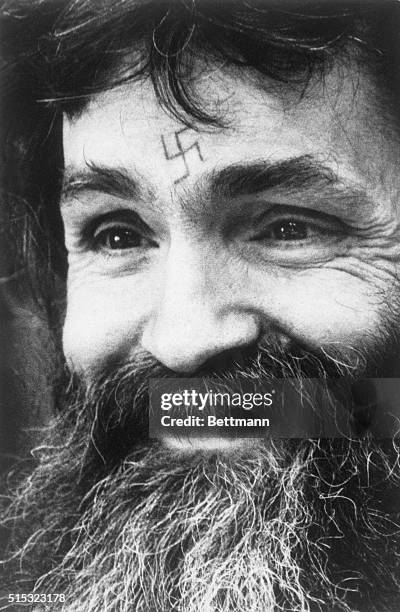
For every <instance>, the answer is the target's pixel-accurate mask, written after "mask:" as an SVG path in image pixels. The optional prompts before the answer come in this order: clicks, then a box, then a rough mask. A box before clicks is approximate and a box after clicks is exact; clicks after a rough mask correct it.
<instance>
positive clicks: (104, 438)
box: [57, 343, 368, 471]
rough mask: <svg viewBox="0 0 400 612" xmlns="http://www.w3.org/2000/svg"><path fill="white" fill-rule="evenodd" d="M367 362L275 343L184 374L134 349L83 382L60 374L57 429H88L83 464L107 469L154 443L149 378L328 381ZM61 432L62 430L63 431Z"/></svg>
mask: <svg viewBox="0 0 400 612" xmlns="http://www.w3.org/2000/svg"><path fill="white" fill-rule="evenodd" d="M367 363H368V361H367V358H366V355H365V354H364V353H363V352H362V351H361V350H360V349H357V350H355V349H353V348H352V347H347V349H346V350H343V349H341V351H340V352H339V351H338V350H337V348H335V349H334V350H333V349H331V351H330V352H329V353H328V351H327V350H320V351H319V352H313V353H312V352H310V351H309V350H307V349H305V348H304V347H302V346H301V345H292V346H291V347H290V349H288V348H284V347H282V346H281V345H280V344H278V343H275V344H273V343H269V344H268V346H259V347H255V348H254V347H253V348H248V349H246V350H242V351H240V352H238V351H236V352H230V354H229V355H227V354H225V355H220V356H218V358H216V359H214V360H212V361H211V360H210V361H209V362H208V363H207V364H206V365H205V366H203V367H202V368H200V369H198V370H197V371H196V372H195V373H193V372H191V373H190V374H182V373H179V374H178V373H176V372H174V371H172V370H170V369H168V368H167V367H165V366H164V365H163V364H162V363H160V362H159V361H157V360H156V359H155V358H154V357H153V356H152V355H151V354H149V353H145V352H140V353H137V354H136V355H135V356H134V357H133V358H132V359H130V360H129V361H127V362H125V363H119V364H118V363H111V364H108V365H107V366H106V367H105V368H103V369H102V371H99V372H97V373H96V375H95V376H93V377H92V379H91V380H86V379H85V378H84V377H82V376H80V375H78V374H77V373H70V372H68V371H65V372H64V375H65V376H67V377H68V380H65V378H64V380H61V385H60V390H59V393H58V394H57V396H58V400H59V405H58V409H59V411H60V412H61V414H62V415H63V421H62V427H64V428H65V427H67V430H68V432H71V430H72V432H73V434H72V435H73V436H76V437H77V438H81V432H82V431H88V432H90V440H89V441H88V442H87V445H86V448H85V449H83V457H84V463H85V464H86V463H87V462H88V461H89V462H92V463H93V462H94V463H95V464H96V466H95V467H96V469H100V464H101V463H103V465H104V468H105V469H106V470H107V471H108V470H109V469H113V468H114V467H116V466H117V465H119V464H120V462H121V461H123V460H124V459H125V458H126V457H127V456H129V453H130V452H131V451H132V449H133V448H134V449H135V450H138V448H140V447H141V446H144V445H145V444H146V445H149V444H154V442H153V441H151V440H149V436H148V428H149V381H150V379H166V378H169V379H174V378H180V379H182V378H194V377H196V378H200V379H201V378H203V379H210V378H212V379H213V380H214V381H216V382H217V383H220V384H221V385H226V386H227V387H229V385H232V384H234V385H235V387H236V388H237V387H238V386H239V387H240V384H241V382H243V384H248V383H249V382H250V383H254V384H257V385H262V384H263V383H265V384H268V383H269V384H270V383H273V382H274V381H276V380H282V379H290V380H292V381H299V383H301V380H302V379H304V378H318V379H322V380H323V381H326V384H327V385H329V384H331V383H332V381H333V382H334V381H335V380H337V379H342V378H343V377H346V378H348V379H354V380H355V379H356V378H357V376H358V375H364V374H365V372H366V365H367ZM66 433H67V431H66Z"/></svg>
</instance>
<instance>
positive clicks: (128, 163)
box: [61, 67, 400, 376]
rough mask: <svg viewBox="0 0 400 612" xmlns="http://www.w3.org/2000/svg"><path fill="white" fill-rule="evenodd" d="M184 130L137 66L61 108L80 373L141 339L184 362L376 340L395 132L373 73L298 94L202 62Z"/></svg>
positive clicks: (71, 344)
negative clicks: (191, 120)
mask: <svg viewBox="0 0 400 612" xmlns="http://www.w3.org/2000/svg"><path fill="white" fill-rule="evenodd" d="M197 87H198V94H199V97H200V98H201V100H202V101H203V102H204V101H205V102H206V104H207V109H208V110H211V111H215V110H217V111H218V112H219V113H220V114H222V116H223V118H224V119H225V121H227V124H226V126H225V127H224V128H222V129H210V128H208V129H207V128H202V129H201V130H200V131H198V132H196V131H195V130H193V129H190V128H186V127H185V126H184V125H183V124H182V123H180V122H179V121H178V120H176V119H175V118H172V117H171V116H169V115H167V114H166V113H165V112H164V111H163V110H162V109H161V108H160V106H159V104H158V102H157V101H156V98H155V95H154V92H153V89H152V87H151V85H150V84H149V83H148V82H143V83H133V84H131V85H126V86H124V87H122V88H119V89H115V90H112V91H109V92H106V93H103V94H101V95H98V96H97V97H95V98H94V99H93V101H92V102H91V103H90V104H89V105H88V107H87V108H86V110H85V111H84V112H83V113H82V114H81V115H80V116H79V117H78V118H75V119H73V120H68V119H66V120H65V126H64V151H65V164H66V185H65V195H64V198H63V201H62V209H61V210H62V216H63V220H64V224H65V235H66V245H67V248H68V252H69V277H68V308H67V315H66V321H65V330H64V348H65V354H66V357H67V359H68V361H69V362H70V364H72V366H73V368H74V369H75V370H77V371H83V372H84V374H85V376H90V375H91V374H90V373H91V372H94V371H96V370H98V369H99V368H101V367H103V366H104V365H105V364H106V363H108V362H109V360H112V361H114V360H117V361H122V362H124V361H126V360H128V359H130V358H132V357H134V356H135V354H137V353H138V351H145V352H147V353H150V354H151V355H152V356H153V357H154V358H156V359H157V360H158V361H159V362H161V363H162V364H164V365H165V366H167V367H168V368H170V369H171V370H174V371H176V372H177V373H194V372H195V371H196V370H197V369H198V368H199V367H201V366H204V364H206V362H207V361H208V360H210V359H212V358H214V357H216V356H219V355H221V354H226V352H227V351H230V350H234V349H241V348H242V347H244V346H248V345H252V344H256V343H258V342H260V341H263V342H264V343H268V342H269V341H270V340H274V341H276V342H278V343H280V344H281V345H282V346H284V347H285V346H290V344H291V343H292V342H300V343H301V344H302V345H303V346H305V347H307V348H309V349H310V350H313V349H315V348H317V347H318V348H320V347H323V348H324V349H325V350H326V351H327V352H329V350H331V349H335V350H341V349H343V350H345V349H346V350H350V351H354V356H355V358H356V356H357V352H358V349H360V348H361V347H363V348H366V349H367V350H368V349H372V348H373V347H374V345H375V344H376V343H377V342H378V340H377V339H378V337H379V338H380V341H381V342H382V334H383V330H384V329H385V327H387V324H388V321H389V320H391V319H392V318H393V308H394V307H393V304H394V303H397V296H398V288H397V280H396V279H397V272H398V261H399V255H400V247H399V244H400V240H399V211H398V202H397V200H398V193H399V181H398V179H397V177H396V172H395V168H396V163H397V152H396V151H397V145H396V142H395V136H394V133H393V131H390V130H389V129H383V120H382V121H381V120H380V119H379V117H380V113H379V109H378V101H377V96H376V94H375V89H374V86H373V84H372V83H371V81H370V79H369V78H368V77H367V76H366V75H363V74H360V73H359V69H358V68H357V69H356V68H351V67H350V68H349V69H348V71H347V70H345V69H344V68H341V69H340V70H339V69H334V70H332V72H331V73H330V75H328V77H327V78H326V79H325V81H324V83H322V82H319V81H318V82H317V81H315V82H313V83H311V85H310V87H309V89H308V90H307V91H306V93H305V95H304V96H300V94H299V93H298V92H297V93H296V92H295V91H293V88H292V87H290V88H288V87H284V86H282V87H280V86H277V85H268V84H267V86H266V87H264V88H263V89H261V87H260V86H259V85H258V84H257V83H256V82H255V81H251V80H250V79H248V80H247V81H245V80H243V78H242V77H240V78H239V77H238V76H237V75H236V76H235V75H229V74H228V73H226V72H225V71H223V70H221V71H218V70H215V72H214V73H212V74H210V75H205V76H204V75H203V76H202V77H201V78H200V80H199V83H198V85H197Z"/></svg>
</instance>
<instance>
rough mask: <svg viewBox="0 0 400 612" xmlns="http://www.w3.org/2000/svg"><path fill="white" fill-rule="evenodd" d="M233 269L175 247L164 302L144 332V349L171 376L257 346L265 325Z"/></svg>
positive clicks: (168, 266) (165, 273)
mask: <svg viewBox="0 0 400 612" xmlns="http://www.w3.org/2000/svg"><path fill="white" fill-rule="evenodd" d="M232 267H233V266H232ZM232 267H231V266H230V265H229V263H228V262H227V261H226V260H225V261H224V262H221V261H220V259H219V258H218V256H216V254H215V253H212V252H210V251H208V252H207V251H205V249H204V248H203V249H202V248H198V249H194V248H193V245H192V247H191V248H190V249H189V248H185V246H184V245H182V244H179V243H178V244H175V245H171V246H170V249H169V253H168V258H167V261H166V262H165V265H164V267H163V273H162V280H161V282H160V291H159V296H160V297H159V300H158V303H157V305H156V306H155V308H154V310H153V312H152V315H151V317H150V318H149V319H148V321H147V323H146V325H145V327H144V330H143V335H142V346H143V348H144V349H145V350H147V351H149V352H150V353H151V354H152V355H153V356H154V357H155V358H156V359H157V360H158V361H160V362H161V363H163V364H164V365H165V366H166V367H168V368H170V369H171V370H174V371H175V372H181V373H190V372H195V371H196V370H197V369H198V368H200V367H201V366H203V365H204V364H205V363H206V362H207V361H208V360H210V359H212V358H215V357H218V356H219V355H222V354H223V353H226V352H227V351H231V350H232V349H240V348H241V347H245V346H249V345H251V344H254V343H255V342H256V341H257V338H258V337H259V334H260V322H259V321H258V317H257V314H256V312H253V311H252V310H251V308H249V306H248V305H246V303H245V301H244V299H243V298H244V296H243V292H242V291H241V290H240V287H239V286H240V283H238V282H237V280H238V279H237V275H234V274H232V272H233V271H234V270H232Z"/></svg>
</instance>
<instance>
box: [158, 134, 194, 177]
mask: <svg viewBox="0 0 400 612" xmlns="http://www.w3.org/2000/svg"><path fill="white" fill-rule="evenodd" d="M188 130H190V128H187V127H185V128H182V129H181V130H178V131H177V132H175V133H174V141H173V148H172V147H168V146H167V143H166V140H165V138H164V136H161V142H162V145H163V149H164V155H165V159H168V160H172V159H179V158H180V159H181V160H182V162H183V165H184V170H185V171H184V173H183V174H182V175H181V176H180V177H179V178H177V179H175V181H174V184H175V185H176V184H177V183H180V182H181V181H183V180H184V179H185V178H187V177H188V176H190V168H189V164H188V160H187V157H186V154H187V153H189V151H192V150H195V151H197V154H198V156H199V158H200V160H201V161H204V158H203V155H202V153H201V150H200V145H199V142H198V141H197V140H196V141H195V142H194V143H193V144H191V145H190V146H183V144H182V140H181V138H180V136H181V134H183V133H184V132H187V131H188ZM171 149H172V150H171ZM182 170H183V169H182Z"/></svg>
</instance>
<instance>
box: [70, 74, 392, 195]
mask: <svg viewBox="0 0 400 612" xmlns="http://www.w3.org/2000/svg"><path fill="white" fill-rule="evenodd" d="M196 87H197V94H198V99H199V100H201V103H202V104H204V105H205V107H206V109H207V110H208V111H211V112H217V113H218V114H219V115H221V116H222V118H223V120H224V121H225V127H224V128H221V129H211V128H210V127H208V126H204V127H203V128H202V127H200V129H199V130H198V131H195V130H193V129H188V128H186V127H185V126H184V125H183V124H182V123H181V122H179V121H178V120H177V119H176V118H174V117H172V116H171V115H170V114H169V113H167V112H166V111H165V110H163V109H162V108H161V107H160V105H159V102H158V100H157V98H156V95H155V93H154V90H153V87H152V85H151V84H150V83H149V82H148V81H142V82H134V83H130V84H126V85H124V86H122V87H119V88H115V89H113V90H111V91H108V92H105V93H102V94H100V95H97V96H96V97H95V98H94V99H92V100H91V102H90V103H89V105H88V106H87V107H86V109H85V110H84V112H83V113H82V114H81V115H80V116H79V117H78V118H75V119H65V121H64V154H65V162H66V165H67V166H71V167H73V168H74V169H75V168H77V169H79V168H81V167H85V166H86V165H87V162H88V161H90V162H95V163H97V164H101V165H105V166H120V167H123V168H126V169H128V170H129V171H132V172H135V174H137V175H140V176H141V177H142V178H143V180H144V181H146V182H147V183H149V184H150V185H151V186H152V187H155V188H156V189H157V190H162V189H163V187H165V188H166V189H170V188H171V186H172V185H175V186H176V184H177V183H179V182H180V178H182V176H184V175H186V174H187V175H188V176H185V184H186V185H190V183H191V182H193V181H196V180H198V178H199V176H201V175H202V174H203V173H205V174H206V173H208V172H210V171H211V170H212V169H215V167H218V166H220V165H227V164H230V163H237V162H240V161H243V160H247V161H252V160H260V159H268V160H269V161H272V162H273V161H276V160H282V159H289V158H293V157H296V156H300V155H307V154H311V155H312V156H313V157H315V158H317V159H318V158H321V160H322V161H323V162H324V163H325V164H326V163H328V164H329V165H331V166H332V167H333V168H334V170H335V171H338V172H339V174H340V175H343V176H344V178H350V179H351V180H358V178H359V175H360V174H363V173H366V172H367V173H369V174H371V171H372V169H373V167H374V166H375V163H376V159H377V153H378V152H379V158H380V159H381V158H382V142H381V136H380V132H381V131H382V130H380V129H379V125H378V123H379V122H378V119H377V117H376V112H375V111H374V108H375V104H374V93H373V88H372V86H371V83H370V81H369V79H368V76H367V75H363V74H360V72H359V70H358V68H357V69H355V68H354V67H352V66H351V65H350V66H349V67H347V68H346V69H344V68H340V69H339V68H335V69H333V70H332V71H331V72H330V73H329V74H328V75H327V76H326V78H325V79H324V80H323V82H322V81H319V80H315V81H314V82H312V83H311V84H310V85H309V87H308V88H307V90H306V91H305V92H304V91H300V90H299V89H296V88H294V87H292V86H287V85H278V84H276V83H271V82H265V81H264V83H263V84H262V85H260V83H258V82H256V80H255V78H250V77H248V78H243V77H240V78H239V77H238V75H237V74H236V75H235V74H232V73H229V72H225V71H223V70H219V71H217V70H216V71H215V72H214V73H211V74H208V75H203V76H202V77H201V78H199V80H198V82H197V85H196ZM183 154H184V155H183ZM388 154H389V152H388ZM183 163H184V165H182V164H183ZM187 164H190V171H188V168H186V165H187Z"/></svg>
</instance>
